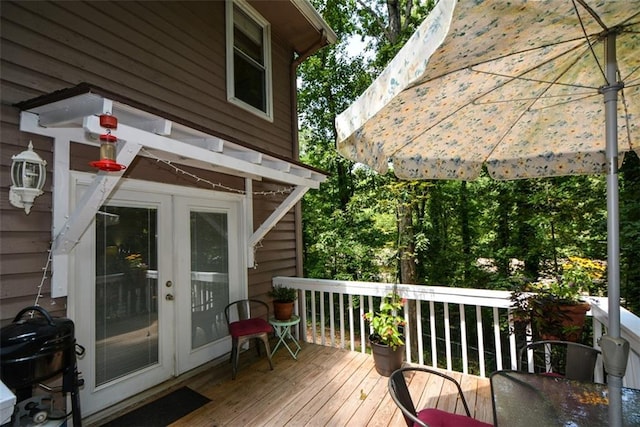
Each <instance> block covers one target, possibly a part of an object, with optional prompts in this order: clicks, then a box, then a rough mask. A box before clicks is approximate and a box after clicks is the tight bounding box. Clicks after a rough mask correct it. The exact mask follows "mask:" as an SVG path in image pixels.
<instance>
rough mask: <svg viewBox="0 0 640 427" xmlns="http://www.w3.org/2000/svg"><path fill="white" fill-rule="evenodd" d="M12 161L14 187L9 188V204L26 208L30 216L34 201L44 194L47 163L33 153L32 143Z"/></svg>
mask: <svg viewBox="0 0 640 427" xmlns="http://www.w3.org/2000/svg"><path fill="white" fill-rule="evenodd" d="M11 160H12V164H11V184H12V185H11V187H10V188H9V202H10V203H11V204H12V205H13V206H15V207H17V208H24V211H25V212H26V214H27V215H29V212H30V211H31V206H33V201H34V199H35V198H36V197H38V196H39V195H41V194H42V193H43V191H42V188H43V187H44V182H45V180H46V178H47V170H46V168H45V166H46V165H47V162H46V161H44V160H42V159H41V158H40V156H38V154H37V153H36V152H35V151H33V144H32V143H31V141H29V148H28V149H27V150H26V151H23V152H22V153H20V154H16V155H15V156H11Z"/></svg>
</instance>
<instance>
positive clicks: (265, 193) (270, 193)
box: [140, 148, 293, 196]
mask: <svg viewBox="0 0 640 427" xmlns="http://www.w3.org/2000/svg"><path fill="white" fill-rule="evenodd" d="M140 152H141V153H143V154H145V155H146V156H148V157H151V158H153V159H154V160H155V161H156V162H157V163H163V164H165V165H167V166H169V167H170V168H172V169H173V171H174V172H175V173H176V174H182V175H186V176H188V177H189V178H192V179H193V180H195V182H196V183H199V182H202V183H204V184H208V185H210V186H211V188H213V189H214V190H215V189H216V188H221V189H223V190H227V191H230V192H233V193H238V194H247V192H246V191H244V190H240V189H238V188H233V187H228V186H226V185H224V184H221V183H219V182H218V183H216V182H211V181H209V180H208V179H206V178H202V177H199V176H198V175H196V174H193V173H191V172H189V171H186V170H184V169H181V168H179V167H178V166H176V165H174V164H173V162H171V160H166V159H162V158H160V157H158V156H156V155H155V154H153V153H151V152H149V151H147V150H145V149H144V148H142V149H140ZM292 191H293V187H285V188H280V189H278V190H271V191H254V192H252V193H251V194H252V195H254V196H275V195H277V194H289V193H291V192H292Z"/></svg>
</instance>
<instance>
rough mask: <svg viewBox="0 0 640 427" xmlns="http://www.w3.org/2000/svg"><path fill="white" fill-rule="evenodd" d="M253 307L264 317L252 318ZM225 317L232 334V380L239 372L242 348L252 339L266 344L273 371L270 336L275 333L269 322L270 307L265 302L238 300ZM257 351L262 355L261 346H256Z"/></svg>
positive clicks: (225, 313)
mask: <svg viewBox="0 0 640 427" xmlns="http://www.w3.org/2000/svg"><path fill="white" fill-rule="evenodd" d="M252 307H253V308H254V309H255V310H254V311H255V312H258V311H261V312H263V313H264V315H262V316H257V315H256V317H252V315H251V309H252ZM224 316H225V318H226V319H227V325H228V326H229V334H231V343H232V347H231V359H230V361H231V364H232V368H231V369H232V372H231V378H232V379H235V378H236V373H237V372H238V359H239V356H240V354H239V353H240V346H242V345H243V344H244V343H245V342H248V341H250V340H252V339H256V340H261V341H262V342H263V343H264V348H265V351H266V352H267V358H268V359H269V367H270V368H271V370H273V363H272V362H271V348H270V347H269V334H270V333H272V332H273V327H272V326H271V325H270V324H269V322H268V321H267V320H268V319H269V305H268V304H267V303H265V302H264V301H259V300H253V299H243V300H238V301H234V302H232V303H230V304H229V305H227V306H226V307H225V308H224ZM256 349H257V351H258V355H260V345H258V344H256Z"/></svg>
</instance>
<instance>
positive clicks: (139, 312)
mask: <svg viewBox="0 0 640 427" xmlns="http://www.w3.org/2000/svg"><path fill="white" fill-rule="evenodd" d="M157 223H158V221H157V209H155V208H138V207H116V206H103V207H102V208H101V209H100V210H99V212H98V213H97V215H96V234H95V237H96V279H95V384H96V386H100V385H102V384H105V383H108V382H110V381H113V380H115V379H117V378H121V377H123V376H125V375H127V374H130V373H132V372H135V371H139V370H141V369H144V368H146V367H148V366H151V365H154V364H157V363H158V361H159V347H158V337H159V334H160V331H159V326H158V325H159V322H158V280H157V277H158V275H157V268H158V267H157V265H158V262H157V241H156V238H157V234H158V230H157V228H158V227H157Z"/></svg>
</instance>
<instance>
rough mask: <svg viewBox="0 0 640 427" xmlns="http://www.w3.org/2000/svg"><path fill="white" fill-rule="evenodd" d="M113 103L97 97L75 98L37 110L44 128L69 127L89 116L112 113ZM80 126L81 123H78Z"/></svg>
mask: <svg viewBox="0 0 640 427" xmlns="http://www.w3.org/2000/svg"><path fill="white" fill-rule="evenodd" d="M112 106H113V102H112V101H111V100H109V99H105V98H103V97H101V96H97V95H87V96H81V97H73V98H68V99H64V100H61V101H57V102H53V103H51V104H47V105H44V106H42V107H38V108H36V109H35V110H36V112H37V114H38V116H39V124H40V126H42V127H49V126H61V125H65V126H68V124H69V123H71V122H76V121H77V120H78V119H81V118H82V117H85V116H89V115H93V114H95V115H100V114H103V113H108V112H111V108H112ZM78 124H79V123H78Z"/></svg>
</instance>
